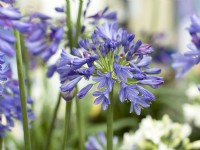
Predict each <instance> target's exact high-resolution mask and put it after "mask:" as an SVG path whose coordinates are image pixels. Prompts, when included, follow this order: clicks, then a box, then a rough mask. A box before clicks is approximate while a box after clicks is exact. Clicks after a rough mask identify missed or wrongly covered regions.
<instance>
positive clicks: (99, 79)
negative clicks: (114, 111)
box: [57, 22, 163, 115]
mask: <svg viewBox="0 0 200 150" xmlns="http://www.w3.org/2000/svg"><path fill="white" fill-rule="evenodd" d="M134 37H135V35H134V34H130V33H128V32H127V31H126V30H123V29H121V28H120V29H118V27H117V24H116V22H109V23H105V24H104V25H103V26H97V27H96V29H95V31H94V33H93V34H92V36H91V40H90V39H83V40H80V41H79V46H80V49H76V48H73V49H72V53H73V55H72V54H70V53H68V52H67V51H64V50H63V51H62V54H61V58H60V61H59V63H58V66H57V71H58V72H59V74H60V79H61V83H62V86H61V91H62V92H65V93H66V96H68V95H69V94H70V93H71V92H72V91H73V89H74V87H75V86H76V85H77V84H78V82H79V81H80V80H81V79H82V78H85V79H86V80H89V79H90V78H92V80H93V81H94V82H96V83H98V87H97V91H95V92H94V93H93V96H95V97H97V98H96V99H95V101H94V104H100V103H101V104H102V109H103V110H105V109H107V107H108V105H109V104H110V98H109V93H110V92H111V91H112V90H113V86H114V84H119V85H120V90H119V93H118V94H119V99H120V101H121V102H124V101H126V100H127V101H130V103H131V107H130V112H133V110H135V112H136V113H137V114H138V115H139V114H140V112H141V108H142V107H149V106H150V104H151V102H152V101H153V100H155V97H154V95H153V94H152V93H151V92H149V91H148V90H147V89H145V88H143V87H142V85H148V86H150V87H152V88H158V87H159V85H161V84H162V83H163V79H162V78H161V77H158V76H154V74H158V73H160V72H161V69H159V68H150V67H149V65H150V62H151V57H150V56H149V54H150V53H152V52H153V48H152V47H151V45H149V44H142V42H141V41H140V40H138V41H137V42H135V41H134ZM96 83H94V84H96ZM94 84H92V83H91V84H88V85H87V86H86V87H84V88H83V89H81V90H80V91H79V92H78V94H77V96H78V97H79V98H83V97H84V96H85V95H86V94H87V92H88V91H89V90H90V89H91V88H92V87H93V86H94Z"/></svg>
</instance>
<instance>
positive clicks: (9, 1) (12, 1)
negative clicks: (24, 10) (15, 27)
mask: <svg viewBox="0 0 200 150" xmlns="http://www.w3.org/2000/svg"><path fill="white" fill-rule="evenodd" d="M0 1H2V2H4V3H8V4H13V3H14V2H15V0H0Z"/></svg>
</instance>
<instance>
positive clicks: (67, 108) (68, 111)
mask: <svg viewBox="0 0 200 150" xmlns="http://www.w3.org/2000/svg"><path fill="white" fill-rule="evenodd" d="M71 23H72V21H71V10H70V0H66V25H67V28H68V31H67V37H68V40H69V47H70V51H71V50H72V47H73V35H72V25H71ZM71 107H72V101H70V102H66V106H65V124H64V135H63V142H62V149H63V150H64V149H65V145H66V140H67V136H68V133H69V124H70V116H71Z"/></svg>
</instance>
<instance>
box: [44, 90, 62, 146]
mask: <svg viewBox="0 0 200 150" xmlns="http://www.w3.org/2000/svg"><path fill="white" fill-rule="evenodd" d="M60 101H61V93H59V96H58V100H57V103H56V107H55V109H54V112H53V118H52V120H51V124H50V128H49V131H48V134H47V140H46V144H45V148H44V149H45V150H48V149H49V146H50V143H51V137H52V133H53V128H54V124H55V120H56V117H57V113H58V109H59V106H60Z"/></svg>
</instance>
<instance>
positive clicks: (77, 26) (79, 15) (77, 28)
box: [74, 0, 83, 46]
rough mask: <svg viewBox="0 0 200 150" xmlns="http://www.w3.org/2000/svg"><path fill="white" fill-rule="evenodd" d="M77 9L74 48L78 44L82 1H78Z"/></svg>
mask: <svg viewBox="0 0 200 150" xmlns="http://www.w3.org/2000/svg"><path fill="white" fill-rule="evenodd" d="M79 2H80V4H79V9H78V17H77V22H76V36H75V40H74V41H75V42H76V43H75V46H77V44H78V37H79V35H80V32H81V14H82V9H83V0H79Z"/></svg>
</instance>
